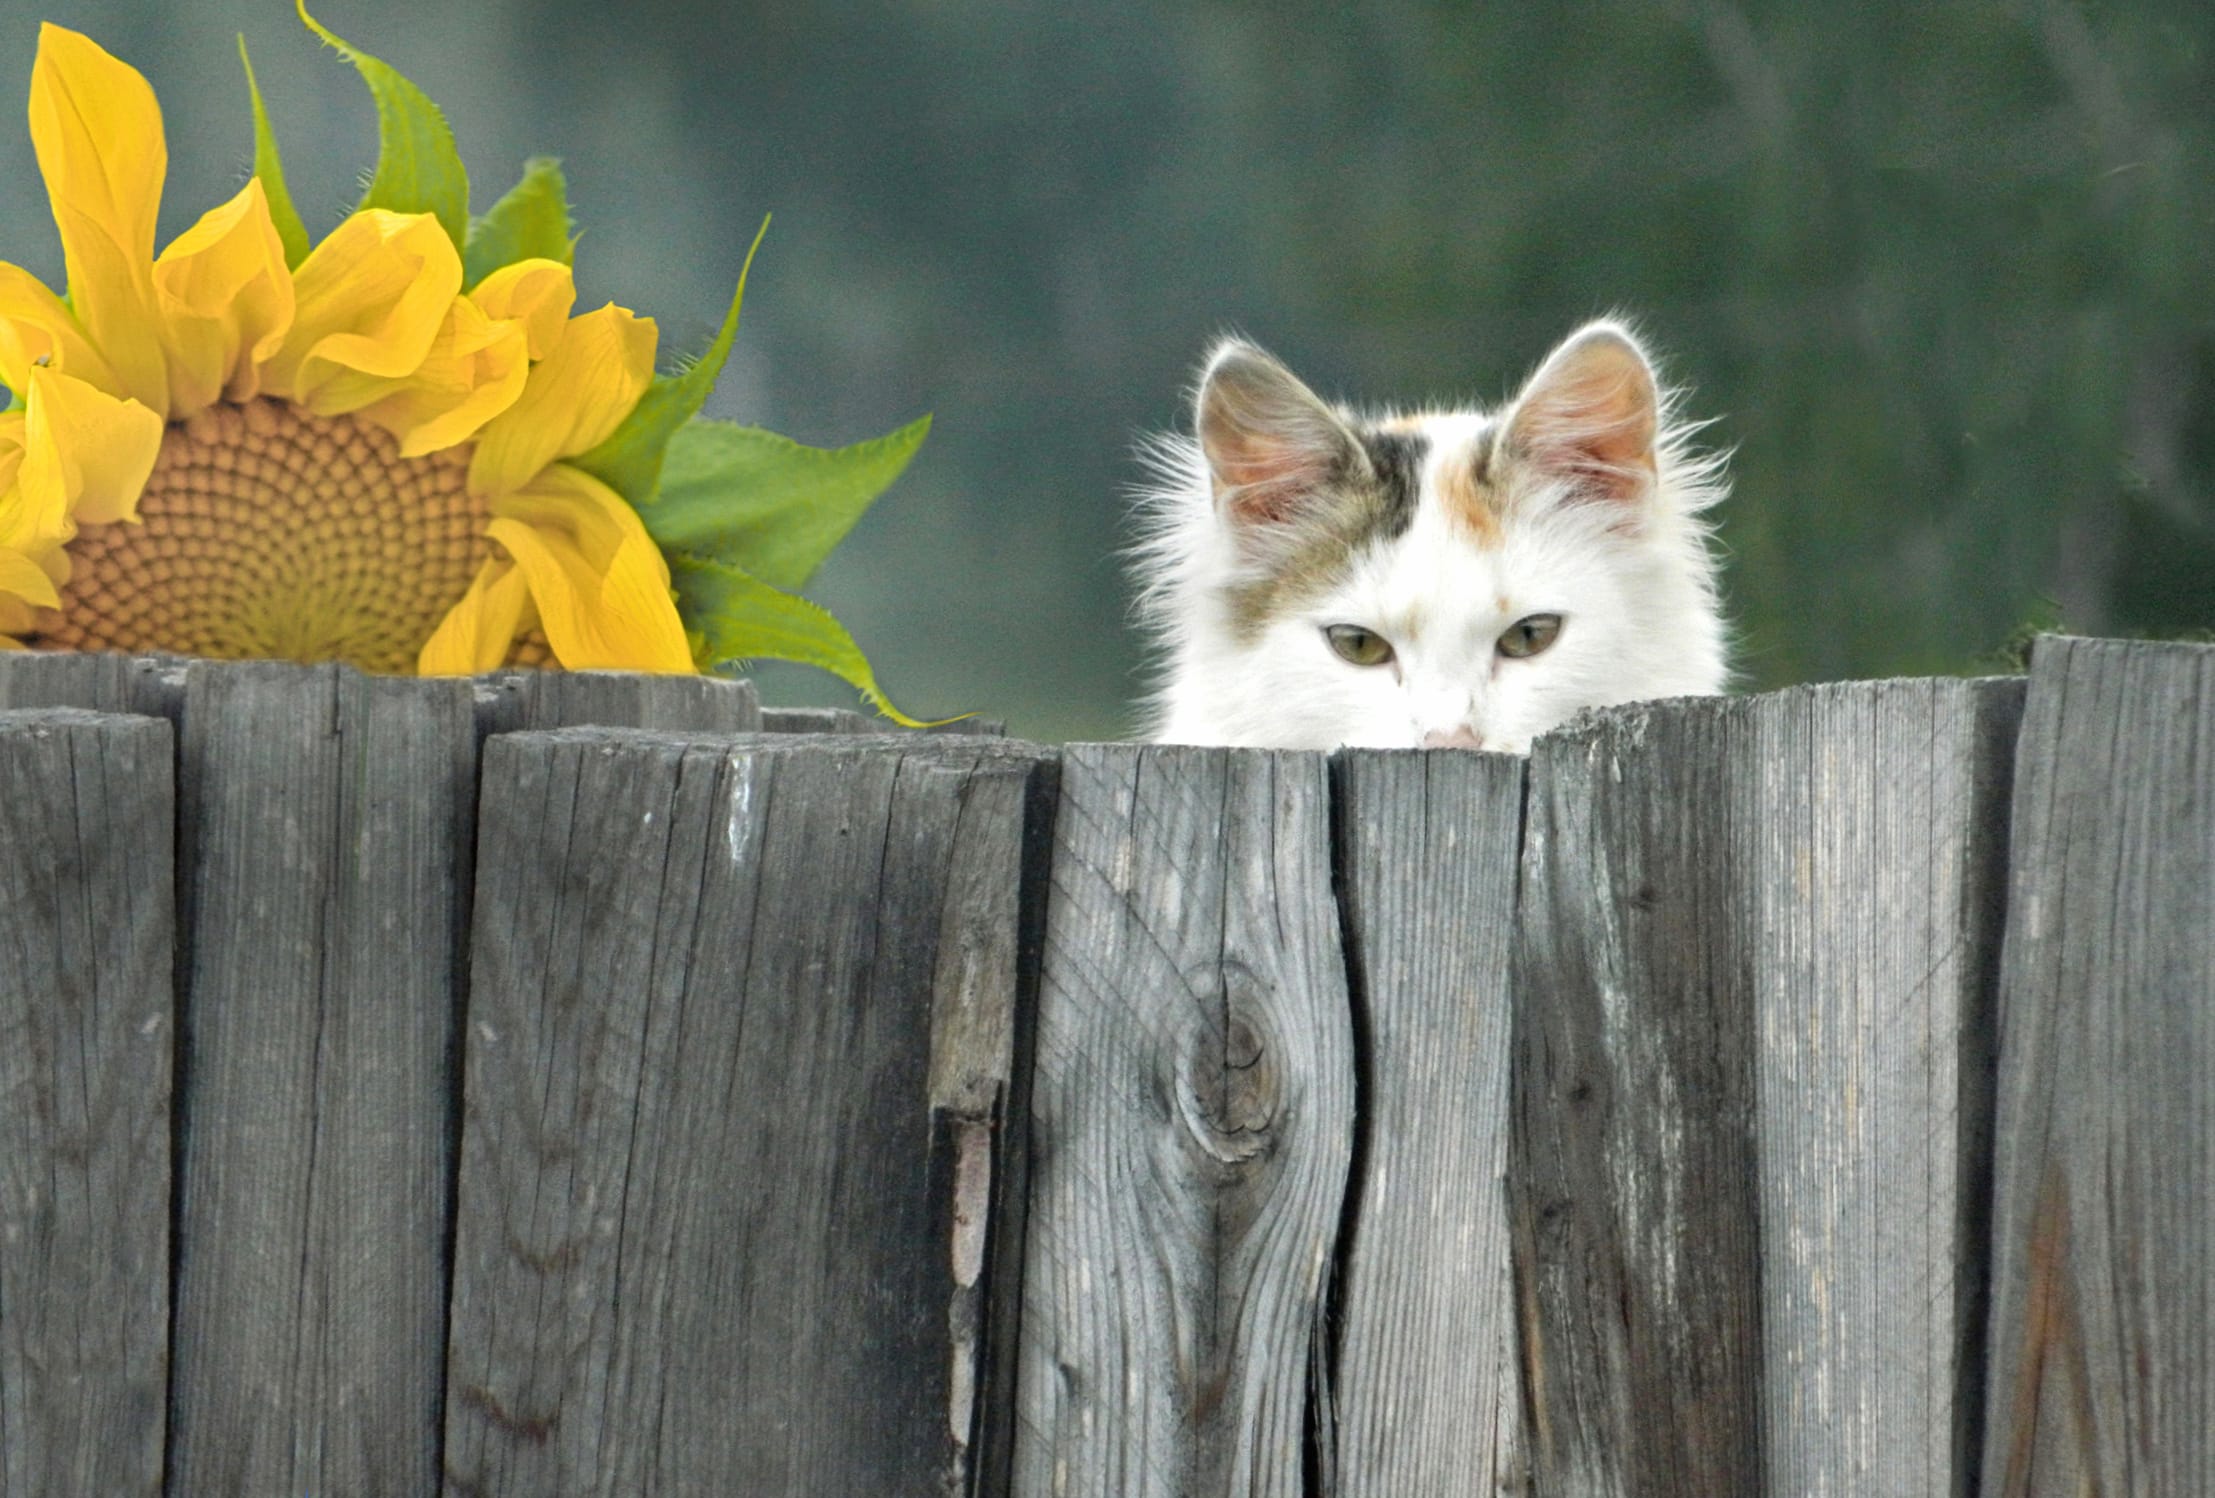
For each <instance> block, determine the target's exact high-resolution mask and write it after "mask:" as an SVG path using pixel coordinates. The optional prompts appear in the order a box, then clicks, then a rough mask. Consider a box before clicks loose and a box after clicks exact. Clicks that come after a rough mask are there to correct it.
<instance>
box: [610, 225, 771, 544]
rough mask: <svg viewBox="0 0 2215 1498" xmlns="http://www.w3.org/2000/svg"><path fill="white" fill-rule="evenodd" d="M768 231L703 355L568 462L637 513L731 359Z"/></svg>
mask: <svg viewBox="0 0 2215 1498" xmlns="http://www.w3.org/2000/svg"><path fill="white" fill-rule="evenodd" d="M768 232H769V220H768V219H766V218H765V219H763V220H762V221H761V228H760V229H758V230H756V231H755V233H754V242H753V245H752V246H751V247H750V248H748V250H747V251H746V260H745V263H744V264H742V265H740V266H739V268H738V289H737V290H736V291H733V292H732V293H731V305H730V310H729V311H727V312H725V313H724V314H723V326H722V327H721V328H720V329H719V330H717V332H716V335H715V341H714V342H713V343H710V344H709V345H708V347H707V352H706V353H704V354H702V355H701V356H700V357H699V358H698V359H696V360H694V361H693V363H692V365H691V367H690V368H688V369H686V370H685V371H684V372H683V373H682V374H675V375H656V376H655V377H654V383H653V384H651V385H649V386H648V387H647V388H646V393H645V394H644V395H643V396H641V397H639V402H638V405H637V406H635V407H634V408H632V411H631V414H630V415H629V416H626V417H625V418H624V419H623V424H622V425H621V426H619V427H617V428H616V429H615V431H614V432H612V433H611V434H610V435H609V437H608V439H607V441H605V442H603V443H601V444H600V445H599V446H598V447H595V448H594V449H592V451H590V452H588V453H584V454H581V455H580V456H578V457H575V458H572V459H570V461H571V462H572V463H574V464H576V465H577V467H579V468H582V469H583V470H584V471H585V472H587V473H589V474H591V475H592V476H593V477H594V478H596V479H598V480H600V481H601V482H602V483H604V484H606V485H607V486H608V487H609V488H611V489H613V490H614V491H615V492H616V493H618V494H620V495H622V496H623V497H624V498H625V499H627V500H629V501H630V502H631V503H632V504H634V505H636V506H638V507H639V508H640V510H642V511H643V510H645V509H646V508H647V507H648V506H650V505H651V504H652V503H653V501H654V496H655V494H656V493H657V492H658V491H659V490H660V488H661V465H662V459H663V457H664V456H665V455H666V454H667V453H668V451H669V441H670V439H671V438H673V437H675V436H676V435H677V429H678V428H680V427H682V426H683V425H684V424H685V423H686V422H688V421H690V420H692V418H693V417H695V416H697V415H699V413H700V407H701V406H702V405H703V404H705V403H706V401H707V398H708V392H709V391H711V390H713V389H714V388H715V380H716V376H718V375H720V374H722V372H723V362H724V361H725V360H726V359H728V358H730V356H731V342H732V340H733V339H735V338H736V337H737V336H738V309H739V305H740V304H741V303H742V302H744V301H745V300H746V275H747V272H749V271H751V270H752V269H753V268H754V254H755V252H756V251H758V250H759V249H760V248H761V241H762V237H763V236H764V235H766V234H767V233H768Z"/></svg>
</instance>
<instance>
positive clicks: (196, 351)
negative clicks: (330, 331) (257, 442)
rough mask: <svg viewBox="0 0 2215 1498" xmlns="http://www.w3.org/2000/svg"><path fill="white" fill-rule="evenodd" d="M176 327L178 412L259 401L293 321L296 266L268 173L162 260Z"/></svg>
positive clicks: (173, 387) (173, 378) (166, 305)
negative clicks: (276, 217)
mask: <svg viewBox="0 0 2215 1498" xmlns="http://www.w3.org/2000/svg"><path fill="white" fill-rule="evenodd" d="M154 294H155V295H156V296H157V297H158V298H159V299H160V301H161V310H162V320H163V322H164V323H165V324H166V325H167V327H168V330H169V338H168V344H169V419H170V420H171V421H182V420H183V419H184V418H186V417H188V416H190V415H192V414H193V413H194V412H196V411H199V410H202V409H203V408H205V407H207V406H209V405H212V404H213V403H214V402H215V401H216V400H218V399H226V400H232V401H243V400H249V399H251V398H252V397H253V396H254V394H255V393H256V392H257V390H258V389H259V388H260V385H261V374H260V368H259V366H260V364H261V362H262V361H263V360H264V359H267V358H269V357H270V356H271V355H272V354H274V353H276V352H277V350H278V349H279V348H280V347H281V346H282V345H283V343H284V340H285V334H286V333H288V332H289V331H291V328H292V305H293V303H292V272H291V270H289V269H288V268H287V267H286V265H285V246H284V241H283V240H282V239H280V238H279V237H278V235H277V225H276V223H275V222H274V221H273V220H272V219H271V218H270V216H269V199H268V198H267V197H266V196H264V194H263V191H262V185H261V179H260V178H258V177H257V178H253V179H251V180H249V181H248V182H247V184H246V186H245V187H244V188H242V189H240V191H239V194H238V196H236V197H234V198H232V199H231V201H230V202H228V203H225V204H224V205H223V206H222V207H220V208H216V209H213V210H211V211H209V212H208V213H206V214H204V215H202V216H201V219H200V222H198V223H197V224H194V225H193V226H192V227H191V228H189V229H187V230H186V231H185V232H184V233H182V234H180V235H178V236H177V238H176V239H175V240H174V241H172V242H171V244H170V246H169V248H168V249H166V250H163V251H162V253H161V258H160V259H159V260H156V261H155V262H154Z"/></svg>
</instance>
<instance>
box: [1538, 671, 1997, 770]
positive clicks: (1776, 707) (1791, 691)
mask: <svg viewBox="0 0 2215 1498" xmlns="http://www.w3.org/2000/svg"><path fill="white" fill-rule="evenodd" d="M2028 681H2029V678H2028V677H2027V676H1891V677H1880V678H1876V679H1873V680H1868V681H1814V682H1802V683H1800V684H1798V685H1795V686H1789V687H1779V688H1778V689H1776V690H1775V691H1771V692H1750V693H1745V694H1735V693H1727V694H1717V695H1715V696H1711V697H1656V698H1652V699H1650V700H1643V701H1638V702H1622V703H1615V704H1612V705H1610V706H1607V707H1592V708H1586V709H1585V710H1584V711H1582V712H1580V713H1578V714H1577V715H1576V716H1575V717H1573V718H1571V719H1570V720H1569V721H1568V722H1567V723H1564V724H1563V725H1562V726H1561V727H1559V728H1556V729H1554V730H1553V731H1552V732H1550V733H1545V734H1541V735H1540V736H1539V738H1538V740H1537V742H1536V744H1534V745H1533V750H1534V752H1544V751H1546V750H1549V749H1550V750H1553V751H1554V752H1563V751H1565V750H1567V749H1569V748H1572V747H1582V746H1584V745H1587V744H1589V743H1590V742H1592V741H1593V740H1596V739H1599V740H1604V739H1614V738H1620V737H1623V736H1625V735H1628V736H1629V737H1631V738H1632V739H1633V740H1636V739H1637V738H1639V737H1640V736H1642V735H1643V733H1644V732H1645V731H1646V730H1647V729H1648V728H1656V727H1661V728H1676V727H1681V726H1687V725H1692V724H1697V723H1700V722H1702V721H1707V722H1718V723H1719V722H1728V721H1733V720H1740V719H1745V718H1750V717H1755V716H1758V715H1761V714H1773V713H1791V712H1796V711H1799V710H1801V709H1804V708H1827V707H1836V706H1838V705H1841V704H1845V703H1852V702H1864V703H1871V704H1874V703H1878V702H1883V701H1886V700H1898V699H1902V698H1906V699H1909V700H1913V699H1915V698H1923V699H1926V700H1928V701H1930V702H1932V703H1942V702H1955V703H1980V702H1997V701H2000V700H2003V699H2004V698H2005V697H2006V696H2007V695H2008V694H2010V693H2018V694H2019V693H2021V692H2022V691H2023V690H2024V689H2025V687H2026V685H2027V683H2028Z"/></svg>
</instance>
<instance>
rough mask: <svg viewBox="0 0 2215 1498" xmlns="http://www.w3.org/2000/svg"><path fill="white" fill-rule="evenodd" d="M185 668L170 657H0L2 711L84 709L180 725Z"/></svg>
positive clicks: (30, 653) (28, 653)
mask: <svg viewBox="0 0 2215 1498" xmlns="http://www.w3.org/2000/svg"><path fill="white" fill-rule="evenodd" d="M184 682H185V667H184V662H183V661H181V660H176V659H173V658H170V657H166V656H147V655H81V654H78V653H76V652H74V651H43V650H9V651H0V708H10V707H81V708H87V709H90V710H91V711H93V712H102V713H144V714H145V715H147V716H148V717H153V718H168V719H169V720H170V721H171V722H173V723H174V722H175V721H176V719H177V716H178V713H179V711H180V707H181V704H182V701H183V698H184V689H185V686H184Z"/></svg>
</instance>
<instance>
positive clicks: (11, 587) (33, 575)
mask: <svg viewBox="0 0 2215 1498" xmlns="http://www.w3.org/2000/svg"><path fill="white" fill-rule="evenodd" d="M0 598H4V599H10V600H19V601H20V602H21V603H23V604H28V605H30V606H31V607H33V608H42V609H58V608H60V607H61V603H62V596H61V594H59V593H57V592H55V591H54V580H53V579H52V578H50V577H48V576H47V575H46V569H45V568H44V567H41V566H40V565H39V564H38V563H37V562H34V561H32V560H31V559H30V558H29V557H27V556H25V555H24V554H23V553H21V552H19V551H0ZM9 612H10V613H11V614H14V615H15V618H11V619H7V620H0V629H8V632H9V633H11V634H12V633H16V632H17V631H18V630H20V629H21V628H22V627H23V626H21V625H17V624H16V619H19V618H21V617H22V616H21V615H20V613H17V611H15V610H10V611H9ZM11 625H12V626H14V628H8V627H9V626H11Z"/></svg>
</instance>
